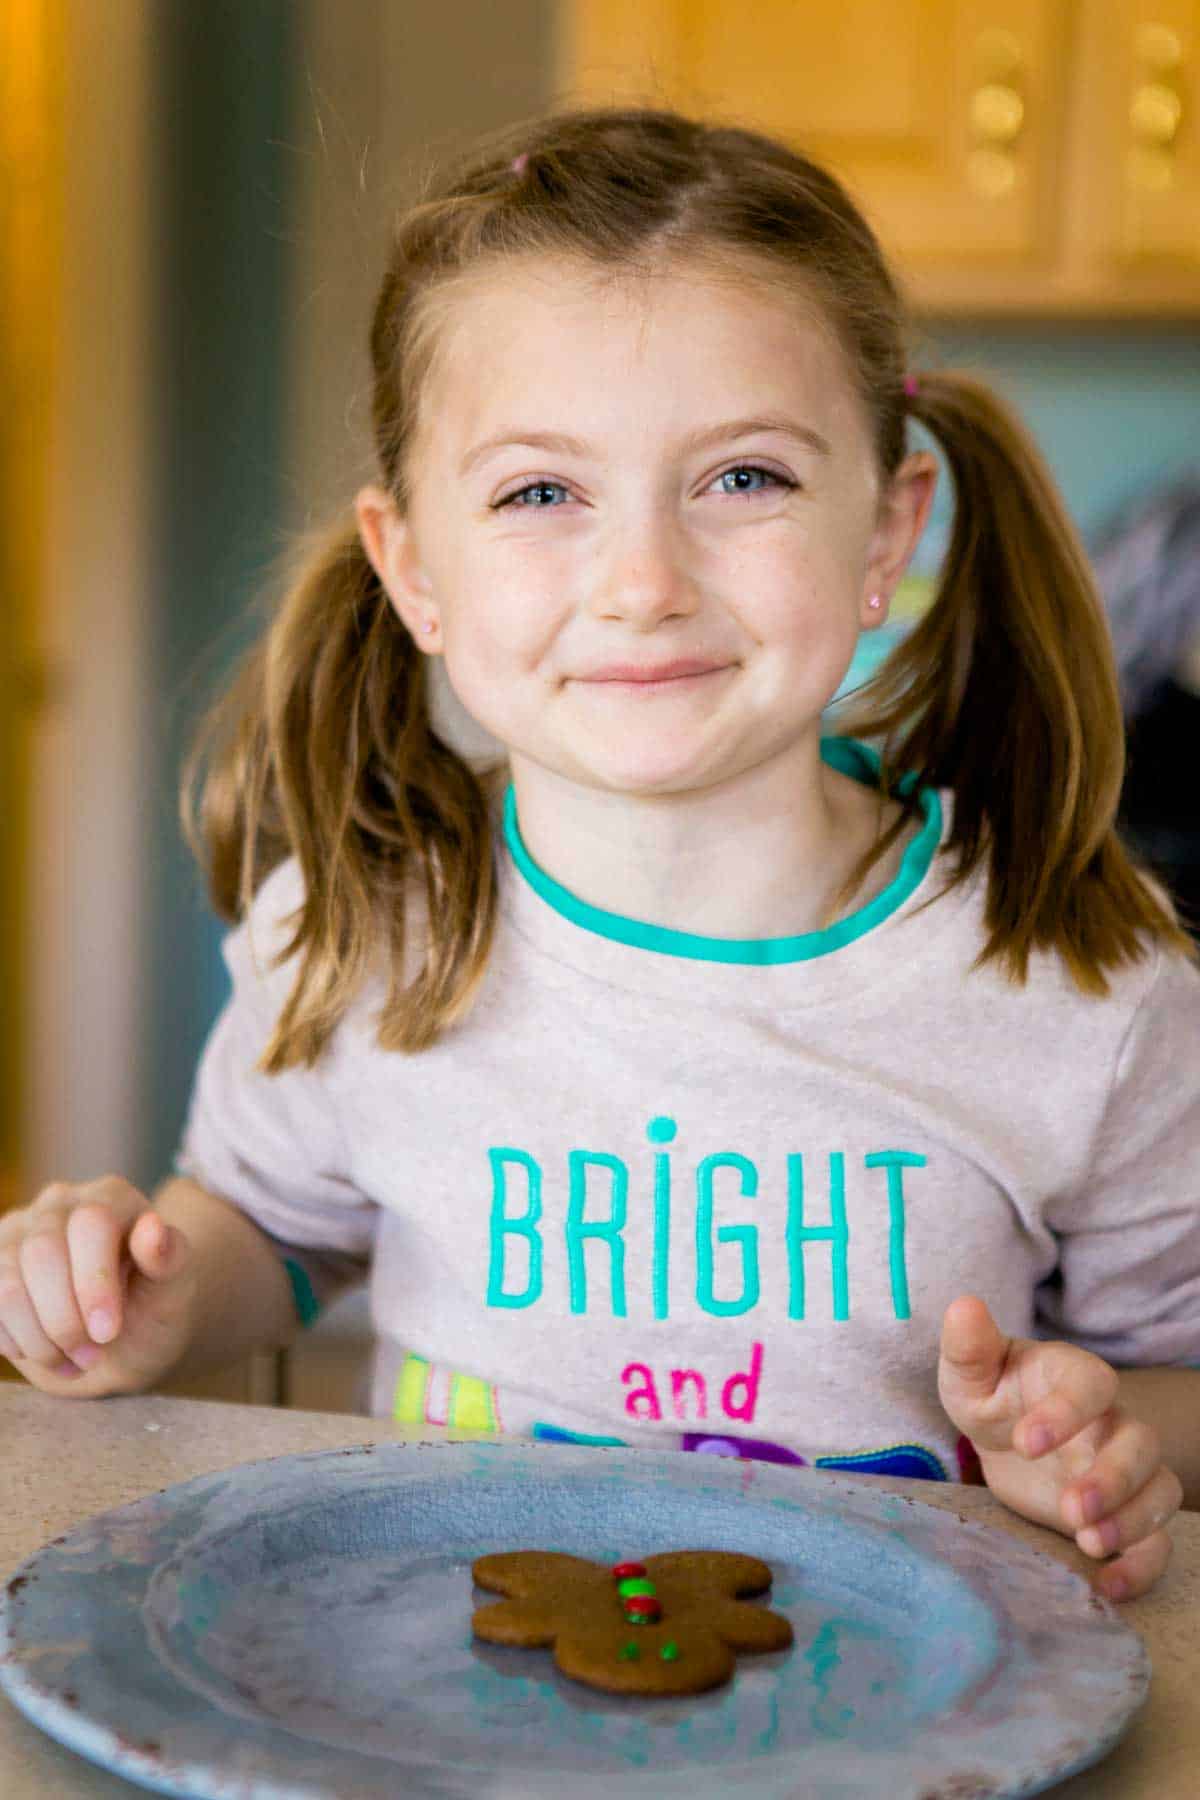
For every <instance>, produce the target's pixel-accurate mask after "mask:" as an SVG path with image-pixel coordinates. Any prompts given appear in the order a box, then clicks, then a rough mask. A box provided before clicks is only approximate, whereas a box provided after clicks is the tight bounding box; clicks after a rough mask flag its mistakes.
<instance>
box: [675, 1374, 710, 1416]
mask: <svg viewBox="0 0 1200 1800" xmlns="http://www.w3.org/2000/svg"><path fill="white" fill-rule="evenodd" d="M687 1381H694V1382H695V1384H696V1417H697V1418H698V1419H707V1417H708V1387H707V1385H706V1384H705V1380H704V1377H703V1375H701V1373H700V1371H699V1369H672V1370H671V1403H672V1405H673V1406H674V1408H675V1417H676V1418H677V1419H686V1418H687V1411H686V1408H685V1407H684V1404H683V1387H684V1383H685V1382H687Z"/></svg>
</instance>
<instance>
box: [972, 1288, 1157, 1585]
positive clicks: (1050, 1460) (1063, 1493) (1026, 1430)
mask: <svg viewBox="0 0 1200 1800" xmlns="http://www.w3.org/2000/svg"><path fill="white" fill-rule="evenodd" d="M1117 1386H1118V1379H1117V1372H1116V1370H1115V1369H1114V1368H1112V1367H1111V1366H1110V1364H1108V1363H1106V1362H1105V1361H1104V1360H1103V1358H1102V1357H1099V1356H1093V1355H1092V1353H1091V1351H1090V1350H1082V1349H1080V1348H1079V1346H1078V1345H1075V1344H1062V1343H1053V1344H1048V1343H1040V1342H1038V1341H1036V1340H1034V1339H1032V1338H1010V1337H1005V1336H1004V1335H1003V1333H1002V1332H1001V1331H1000V1330H999V1328H998V1327H997V1325H996V1322H995V1320H994V1319H993V1318H992V1315H991V1313H990V1312H989V1310H988V1307H987V1305H986V1303H985V1302H984V1301H983V1300H980V1299H978V1298H977V1297H976V1296H975V1295H973V1294H964V1295H961V1296H960V1297H959V1299H957V1300H955V1301H953V1302H952V1303H951V1305H950V1306H948V1307H947V1309H946V1313H945V1317H944V1319H943V1320H942V1344H941V1358H940V1360H939V1362H938V1393H939V1395H940V1397H941V1402H942V1406H943V1407H944V1409H945V1411H946V1413H947V1415H948V1417H949V1418H950V1419H951V1421H952V1422H953V1423H954V1424H955V1425H956V1426H957V1427H958V1429H959V1430H960V1431H962V1432H965V1434H966V1435H967V1437H969V1438H970V1440H971V1442H972V1443H973V1444H974V1445H975V1448H976V1450H977V1451H978V1452H979V1460H980V1462H981V1463H982V1465H983V1474H984V1479H985V1480H986V1482H987V1484H988V1486H989V1488H991V1490H992V1492H993V1493H994V1494H995V1495H996V1497H997V1499H999V1500H1002V1501H1003V1502H1004V1504H1005V1505H1006V1506H1009V1507H1011V1508H1012V1510H1013V1511H1014V1512H1019V1513H1021V1514H1023V1515H1024V1517H1025V1518H1027V1519H1032V1520H1033V1521H1034V1523H1035V1524H1037V1525H1049V1526H1051V1527H1052V1528H1053V1529H1054V1530H1055V1531H1061V1532H1062V1534H1063V1536H1064V1537H1073V1538H1074V1539H1075V1542H1076V1543H1077V1544H1078V1546H1079V1548H1080V1549H1081V1550H1082V1551H1083V1552H1084V1553H1085V1555H1087V1556H1094V1557H1102V1556H1108V1555H1110V1554H1112V1553H1113V1552H1118V1551H1119V1552H1120V1554H1119V1555H1118V1556H1116V1558H1115V1560H1114V1561H1113V1562H1110V1563H1108V1564H1107V1565H1106V1567H1105V1569H1104V1571H1103V1573H1102V1574H1101V1575H1100V1577H1099V1578H1098V1579H1097V1581H1096V1583H1095V1585H1096V1587H1097V1588H1098V1590H1099V1591H1100V1592H1101V1593H1102V1594H1103V1595H1104V1596H1105V1597H1106V1599H1109V1600H1131V1599H1133V1598H1134V1597H1135V1596H1136V1595H1138V1594H1144V1593H1145V1592H1146V1590H1147V1589H1148V1588H1150V1587H1152V1586H1153V1584H1154V1583H1155V1582H1156V1581H1157V1580H1158V1578H1159V1576H1160V1575H1161V1574H1162V1572H1163V1570H1164V1569H1165V1568H1166V1566H1167V1562H1168V1559H1169V1558H1170V1555H1171V1540H1170V1538H1169V1537H1168V1535H1167V1533H1166V1531H1165V1529H1164V1527H1165V1526H1166V1524H1167V1522H1168V1520H1170V1519H1171V1518H1173V1517H1174V1515H1175V1514H1176V1513H1177V1512H1178V1510H1179V1507H1180V1505H1181V1503H1182V1500H1183V1485H1182V1483H1181V1482H1180V1480H1179V1477H1178V1475H1176V1474H1175V1472H1174V1470H1172V1469H1169V1468H1167V1466H1166V1464H1165V1463H1164V1462H1163V1460H1162V1454H1161V1450H1160V1448H1159V1443H1158V1438H1157V1435H1156V1433H1155V1432H1154V1430H1153V1428H1152V1427H1151V1426H1149V1425H1144V1424H1142V1423H1141V1422H1140V1421H1139V1420H1137V1419H1135V1418H1132V1417H1131V1416H1130V1414H1129V1413H1128V1412H1126V1411H1125V1410H1124V1408H1123V1407H1121V1406H1118V1405H1117V1404H1116V1398H1117ZM1041 1432H1045V1434H1046V1441H1045V1444H1044V1445H1041V1444H1039V1441H1038V1438H1039V1433H1041Z"/></svg>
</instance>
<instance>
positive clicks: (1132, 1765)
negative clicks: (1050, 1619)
mask: <svg viewBox="0 0 1200 1800" xmlns="http://www.w3.org/2000/svg"><path fill="white" fill-rule="evenodd" d="M418 1435H419V1436H420V1437H421V1438H422V1439H424V1440H425V1441H432V1440H435V1439H436V1440H440V1441H445V1440H446V1439H447V1438H452V1437H458V1438H462V1437H464V1436H469V1435H470V1434H466V1433H447V1432H437V1431H434V1430H426V1431H424V1432H422V1433H421V1434H416V1433H414V1432H411V1431H407V1430H405V1429H404V1428H402V1427H400V1426H393V1425H390V1424H388V1422H387V1421H386V1420H382V1419H369V1418H357V1417H351V1416H348V1415H344V1414H334V1413H311V1412H292V1411H277V1410H274V1409H272V1408H270V1407H259V1406H235V1405H226V1404H222V1403H220V1402H216V1401H208V1400H181V1399H175V1398H168V1397H165V1396H163V1397H157V1396H150V1397H145V1398H137V1399H126V1400H101V1401H95V1400H92V1401H89V1400H57V1399H51V1398H50V1397H49V1396H48V1395H45V1394H39V1393H37V1392H36V1391H35V1390H34V1389H32V1388H29V1387H27V1386H17V1385H9V1384H8V1383H4V1384H3V1385H0V1583H2V1582H4V1581H6V1580H7V1579H8V1577H9V1576H10V1575H11V1574H12V1572H13V1570H14V1569H15V1568H16V1567H17V1566H18V1565H19V1564H20V1563H22V1562H23V1561H24V1560H25V1558H26V1557H28V1556H30V1555H32V1554H33V1552H34V1551H35V1550H37V1549H39V1548H40V1547H41V1546H42V1545H43V1544H45V1543H47V1542H48V1541H49V1540H50V1539H51V1538H54V1537H57V1536H58V1535H59V1534H60V1533H62V1532H66V1531H70V1530H71V1529H73V1528H74V1527H75V1526H76V1525H78V1524H80V1523H81V1522H82V1521H83V1520H85V1519H87V1518H89V1517H91V1516H92V1515H93V1514H94V1513H99V1512H106V1511H108V1510H109V1509H110V1508H112V1507H116V1506H123V1505H125V1504H126V1502H128V1501H131V1500H136V1499H139V1498H140V1497H141V1496H143V1495H145V1494H151V1493H154V1492H156V1491H157V1490H159V1489H160V1488H164V1487H171V1486H173V1485H174V1484H175V1483H176V1482H182V1481H189V1480H191V1479H192V1477H193V1476H196V1475H204V1474H209V1473H213V1472H215V1471H217V1470H219V1469H227V1468H232V1467H233V1466H234V1465H235V1464H238V1463H244V1462H254V1461H258V1460H260V1459H262V1458H264V1457H270V1456H287V1455H290V1454H292V1453H294V1452H305V1451H313V1450H331V1449H335V1448H337V1447H338V1446H339V1445H342V1444H366V1443H383V1442H397V1441H401V1440H404V1439H409V1440H412V1439H414V1438H416V1437H417V1436H418ZM864 1479H865V1480H866V1481H867V1482H869V1483H870V1484H871V1485H872V1486H875V1487H881V1486H882V1487H884V1488H886V1489H887V1490H888V1491H890V1492H893V1493H897V1494H909V1495H912V1496H914V1497H915V1498H917V1499H919V1500H924V1501H928V1502H930V1503H931V1504H933V1505H936V1506H944V1507H948V1508H950V1509H951V1510H956V1511H958V1512H961V1513H963V1514H965V1515H968V1516H970V1517H973V1518H978V1519H981V1520H983V1521H984V1522H985V1523H987V1524H993V1525H996V1526H999V1527H1000V1528H1001V1529H1003V1530H1006V1531H1010V1532H1011V1533H1012V1534H1013V1536H1015V1537H1018V1538H1023V1539H1024V1540H1025V1542H1026V1543H1030V1544H1033V1545H1035V1546H1036V1547H1037V1548H1039V1549H1042V1550H1046V1551H1049V1552H1050V1554H1051V1555H1054V1556H1057V1557H1058V1558H1059V1559H1060V1560H1061V1561H1063V1562H1065V1563H1066V1564H1067V1565H1068V1566H1069V1567H1070V1568H1073V1569H1076V1570H1077V1571H1079V1572H1081V1573H1082V1572H1083V1571H1084V1570H1085V1569H1086V1568H1087V1567H1088V1559H1087V1558H1086V1557H1085V1556H1083V1555H1082V1554H1081V1553H1080V1552H1079V1551H1077V1550H1076V1549H1075V1547H1074V1545H1073V1544H1071V1543H1069V1542H1068V1541H1067V1540H1066V1539H1065V1538H1062V1537H1060V1536H1058V1534H1057V1533H1055V1532H1052V1531H1043V1530H1041V1529H1040V1528H1039V1527H1038V1526H1036V1525H1030V1524H1028V1523H1026V1522H1025V1521H1024V1520H1021V1519H1018V1518H1016V1517H1015V1515H1014V1514H1012V1513H1010V1512H1008V1511H1007V1510H1006V1509H1005V1508H1004V1507H1003V1506H1001V1505H999V1503H998V1502H997V1501H995V1500H993V1498H992V1496H991V1495H990V1494H989V1493H988V1492H987V1491H986V1490H985V1489H982V1488H968V1487H958V1486H955V1485H946V1484H943V1483H941V1482H933V1481H898V1480H893V1479H891V1478H888V1477H883V1476H868V1477H865V1478H864ZM1172 1536H1173V1538H1174V1544H1175V1553H1174V1556H1173V1558H1172V1561H1171V1566H1170V1568H1169V1569H1168V1571H1167V1574H1166V1575H1165V1576H1164V1577H1163V1579H1162V1581H1160V1582H1159V1584H1158V1586H1157V1587H1156V1588H1155V1589H1154V1590H1153V1591H1152V1592H1151V1593H1150V1594H1149V1595H1148V1596H1147V1597H1146V1598H1145V1599H1143V1600H1135V1601H1132V1602H1130V1603H1129V1604H1128V1605H1126V1606H1125V1607H1124V1608H1123V1609H1122V1613H1123V1616H1124V1617H1125V1618H1126V1619H1127V1620H1128V1622H1129V1623H1130V1624H1131V1625H1132V1626H1133V1627H1134V1629H1135V1630H1136V1631H1138V1632H1140V1633H1141V1635H1142V1637H1143V1638H1144V1639H1145V1642H1146V1646H1147V1648H1148V1650H1149V1652H1150V1656H1151V1660H1152V1662H1153V1665H1154V1676H1153V1681H1152V1684H1151V1689H1150V1697H1149V1699H1148V1701H1147V1703H1146V1705H1145V1707H1144V1708H1143V1709H1142V1711H1141V1713H1140V1714H1139V1715H1138V1717H1137V1718H1136V1719H1135V1720H1134V1722H1133V1724H1132V1725H1131V1727H1130V1729H1129V1731H1128V1732H1127V1733H1126V1735H1125V1737H1124V1738H1123V1739H1122V1741H1121V1742H1120V1743H1119V1744H1118V1745H1117V1747H1116V1749H1115V1750H1113V1751H1112V1753H1111V1754H1110V1755H1109V1756H1108V1757H1107V1758H1106V1759H1105V1760H1104V1761H1103V1762H1102V1763H1101V1764H1099V1765H1098V1766H1096V1767H1094V1768H1091V1769H1087V1770H1085V1771H1084V1772H1083V1773H1082V1774H1080V1775H1077V1776H1075V1777H1074V1778H1073V1779H1072V1780H1070V1781H1067V1782H1064V1783H1061V1784H1060V1785H1059V1786H1058V1787H1057V1788H1055V1789H1054V1790H1053V1792H1054V1794H1055V1796H1056V1797H1057V1800H1196V1796H1197V1795H1198V1794H1200V1773H1198V1772H1200V1703H1198V1701H1197V1695H1198V1694H1200V1513H1183V1514H1180V1515H1179V1517H1178V1518H1177V1519H1176V1521H1175V1523H1174V1525H1173V1526H1172ZM144 1792H145V1790H144V1789H142V1788H137V1787H134V1786H133V1785H132V1784H131V1783H129V1782H126V1781H123V1780H121V1779H120V1778H119V1777H117V1776H115V1775H110V1774H108V1773H106V1772H105V1771H104V1770H102V1769H99V1768H97V1767H95V1766H94V1765H92V1764H91V1763H88V1762H85V1761H83V1760H82V1759H81V1758H79V1757H77V1756H75V1755H74V1754H73V1753H72V1752H71V1751H69V1750H66V1749H64V1748H62V1747H61V1746H60V1745H58V1744H57V1743H55V1742H54V1741H53V1740H52V1739H50V1738H48V1737H46V1736H45V1735H44V1734H43V1733H42V1732H40V1731H38V1730H37V1728H36V1727H35V1726H34V1725H32V1724H30V1723H29V1722H28V1721H27V1720H26V1719H25V1717H24V1716H23V1715H22V1714H21V1713H19V1712H18V1711H17V1710H16V1709H15V1708H14V1707H13V1706H12V1704H11V1702H10V1701H9V1700H8V1699H7V1697H6V1696H5V1695H3V1694H2V1693H0V1795H2V1796H3V1800H34V1797H35V1796H36V1797H37V1800H45V1797H46V1796H51V1797H52V1800H75V1797H76V1796H78V1797H79V1800H85V1797H86V1800H129V1797H130V1796H131V1795H134V1794H137V1793H144Z"/></svg>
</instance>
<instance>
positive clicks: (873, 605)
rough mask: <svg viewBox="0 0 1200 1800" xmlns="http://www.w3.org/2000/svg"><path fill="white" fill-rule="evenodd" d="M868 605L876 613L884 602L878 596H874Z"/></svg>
mask: <svg viewBox="0 0 1200 1800" xmlns="http://www.w3.org/2000/svg"><path fill="white" fill-rule="evenodd" d="M867 605H868V606H869V607H871V609H872V610H873V611H874V610H875V609H876V608H878V607H880V606H882V605H883V601H882V600H881V599H880V597H879V595H878V594H872V595H871V598H870V599H869V600H868V601H867Z"/></svg>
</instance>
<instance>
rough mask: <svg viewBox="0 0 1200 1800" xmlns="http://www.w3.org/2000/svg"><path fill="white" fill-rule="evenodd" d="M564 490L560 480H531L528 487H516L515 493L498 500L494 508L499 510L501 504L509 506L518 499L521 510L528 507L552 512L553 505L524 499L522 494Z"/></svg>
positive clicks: (533, 509)
mask: <svg viewBox="0 0 1200 1800" xmlns="http://www.w3.org/2000/svg"><path fill="white" fill-rule="evenodd" d="M566 491H567V490H566V488H565V487H564V486H563V485H562V483H561V481H531V482H530V484H529V486H528V487H523V488H518V489H517V491H516V493H515V494H509V495H508V496H507V497H506V498H505V499H503V500H500V501H498V502H497V505H496V510H497V511H499V509H500V507H502V506H511V505H512V504H513V502H514V500H520V501H521V503H522V504H521V510H522V511H524V510H526V509H527V508H528V509H530V510H532V511H533V512H552V511H553V510H554V508H553V506H544V505H543V504H542V502H541V501H540V500H539V501H537V502H536V503H533V502H530V501H526V500H525V499H524V495H526V494H549V493H557V494H565V493H566Z"/></svg>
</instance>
